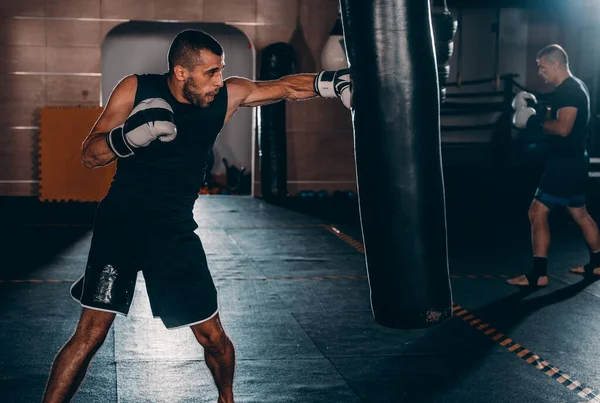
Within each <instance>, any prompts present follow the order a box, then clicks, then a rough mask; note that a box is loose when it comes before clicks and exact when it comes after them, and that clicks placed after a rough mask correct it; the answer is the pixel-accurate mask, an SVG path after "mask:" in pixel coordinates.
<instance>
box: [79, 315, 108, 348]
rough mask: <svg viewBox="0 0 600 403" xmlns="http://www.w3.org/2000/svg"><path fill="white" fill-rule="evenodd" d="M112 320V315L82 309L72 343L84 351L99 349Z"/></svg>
mask: <svg viewBox="0 0 600 403" xmlns="http://www.w3.org/2000/svg"><path fill="white" fill-rule="evenodd" d="M114 318H115V314H114V313H110V312H102V311H95V310H90V309H84V312H83V313H82V315H81V318H80V320H79V324H78V325H77V329H76V330H75V334H74V335H73V337H72V341H73V342H75V343H77V344H79V345H80V346H81V347H82V348H85V349H86V350H95V349H98V348H100V346H101V345H102V343H104V340H105V339H106V335H107V334H108V331H109V330H110V327H111V326H112V323H113V321H114Z"/></svg>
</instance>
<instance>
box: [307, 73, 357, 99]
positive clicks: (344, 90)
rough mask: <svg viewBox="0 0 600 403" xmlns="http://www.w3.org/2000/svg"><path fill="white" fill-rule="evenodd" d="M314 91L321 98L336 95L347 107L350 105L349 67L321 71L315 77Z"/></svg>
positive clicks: (350, 82) (350, 84) (350, 83)
mask: <svg viewBox="0 0 600 403" xmlns="http://www.w3.org/2000/svg"><path fill="white" fill-rule="evenodd" d="M315 92H316V93H317V94H319V95H320V96H322V97H323V98H335V97H338V98H339V99H341V100H342V103H343V104H344V106H345V107H346V108H348V109H350V108H351V107H352V81H351V77H350V69H342V70H337V71H322V72H320V73H319V74H317V76H316V77H315Z"/></svg>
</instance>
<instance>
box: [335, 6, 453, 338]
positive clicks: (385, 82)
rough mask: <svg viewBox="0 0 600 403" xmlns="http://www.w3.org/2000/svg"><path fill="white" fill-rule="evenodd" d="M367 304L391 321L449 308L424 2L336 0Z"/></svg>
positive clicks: (398, 323)
mask: <svg viewBox="0 0 600 403" xmlns="http://www.w3.org/2000/svg"><path fill="white" fill-rule="evenodd" d="M341 5H342V23H343V27H344V37H345V43H346V50H347V52H348V60H349V62H350V63H349V64H350V69H351V74H352V80H353V89H354V93H353V114H352V123H353V127H354V150H355V156H356V175H357V180H358V196H359V205H360V220H361V227H362V233H363V239H364V243H365V257H366V265H367V274H368V279H369V288H370V291H371V307H372V310H373V315H374V317H375V320H376V321H377V322H378V323H379V324H381V325H384V326H388V327H392V328H419V327H426V326H431V325H435V324H437V323H440V322H442V321H444V320H445V319H447V318H449V317H450V316H451V315H452V293H451V288H450V276H449V273H448V251H447V235H446V206H445V195H444V180H443V175H442V164H441V141H440V103H439V87H438V80H437V71H436V61H435V51H434V40H433V35H432V25H431V10H430V7H429V2H427V1H425V2H423V1H415V0H377V1H373V2H365V1H364V0H341Z"/></svg>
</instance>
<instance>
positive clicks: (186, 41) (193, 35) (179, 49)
mask: <svg viewBox="0 0 600 403" xmlns="http://www.w3.org/2000/svg"><path fill="white" fill-rule="evenodd" d="M201 50H209V51H211V52H212V53H214V54H215V55H217V56H221V55H223V47H222V46H221V44H220V43H219V42H218V41H217V40H216V39H215V38H213V37H212V36H210V35H209V34H207V33H206V32H203V31H200V30H197V29H186V30H185V31H181V32H180V33H178V34H177V36H176V37H175V39H173V42H171V47H170V48H169V56H168V62H169V72H170V73H172V72H173V69H174V68H175V66H176V65H178V64H179V65H181V66H183V67H185V68H186V69H189V70H191V69H193V68H194V66H195V65H197V64H200V63H202V60H201V59H200V57H199V55H198V54H199V52H200V51H201Z"/></svg>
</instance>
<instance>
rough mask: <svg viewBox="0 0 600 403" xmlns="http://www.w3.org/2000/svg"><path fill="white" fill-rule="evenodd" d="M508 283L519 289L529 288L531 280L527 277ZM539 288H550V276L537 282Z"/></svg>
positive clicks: (541, 277)
mask: <svg viewBox="0 0 600 403" xmlns="http://www.w3.org/2000/svg"><path fill="white" fill-rule="evenodd" d="M506 282H507V283H508V284H510V285H516V286H517V287H529V285H530V284H529V280H527V277H525V275H523V276H519V277H515V278H511V279H510V280H506ZM537 286H538V287H547V286H548V276H540V277H539V278H538V281H537Z"/></svg>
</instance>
